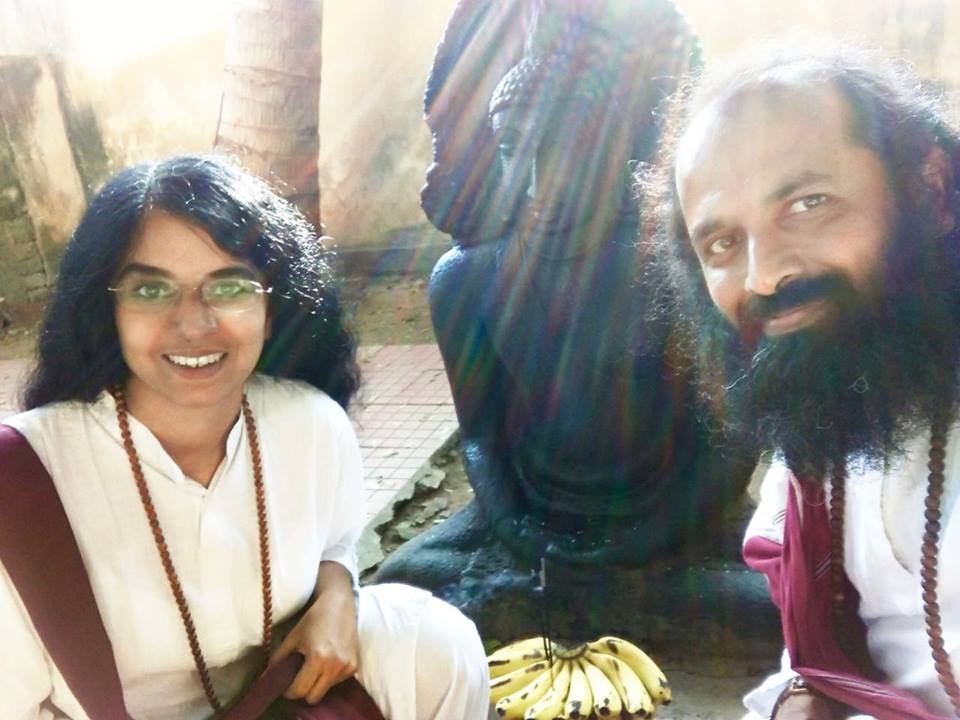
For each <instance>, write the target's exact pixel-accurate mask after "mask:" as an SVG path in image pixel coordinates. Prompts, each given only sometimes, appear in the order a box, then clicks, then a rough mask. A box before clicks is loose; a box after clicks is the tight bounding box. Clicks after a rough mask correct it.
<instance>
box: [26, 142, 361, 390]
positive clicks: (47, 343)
mask: <svg viewBox="0 0 960 720" xmlns="http://www.w3.org/2000/svg"><path fill="white" fill-rule="evenodd" d="M151 210H162V211H164V212H167V213H170V214H171V215H174V216H176V217H179V218H182V219H184V220H186V221H187V222H190V223H192V224H194V225H196V226H197V227H199V228H202V229H203V230H204V231H206V232H207V233H208V234H209V235H210V237H212V238H213V240H214V241H215V242H216V243H217V245H219V246H220V247H221V248H222V249H223V250H225V251H226V252H228V253H230V254H231V255H233V256H234V257H237V258H242V259H243V260H246V261H247V262H249V263H251V264H252V265H253V266H254V267H256V268H257V269H258V270H260V272H262V273H263V275H264V277H265V278H266V283H267V285H269V286H270V287H271V288H272V291H271V294H270V296H269V298H270V299H269V308H268V313H269V316H270V318H271V336H270V338H268V339H267V341H266V343H265V344H264V347H263V352H262V353H261V355H260V361H259V363H258V365H257V371H258V372H262V373H265V374H267V375H272V376H275V377H283V378H291V379H296V380H303V381H306V382H308V383H310V384H311V385H313V386H314V387H317V388H319V389H321V390H323V391H324V392H326V393H327V394H328V395H330V396H331V397H332V398H333V399H334V400H336V401H337V402H338V403H340V405H342V406H343V407H346V406H347V405H348V403H349V402H350V398H351V397H352V395H353V394H354V392H355V391H356V390H357V387H358V385H359V371H358V368H357V363H356V344H355V342H354V339H353V337H352V336H351V334H350V332H349V331H348V330H347V328H346V327H345V326H344V320H343V310H342V307H341V304H340V297H339V288H338V286H337V284H336V283H335V281H334V277H333V273H332V270H331V267H330V253H329V252H328V251H327V250H325V249H324V248H323V247H322V245H321V243H320V241H319V239H318V238H317V236H316V234H315V233H314V231H313V229H312V228H311V226H310V224H309V223H308V222H307V221H306V220H305V219H304V217H303V215H302V214H301V213H300V212H299V211H298V210H297V209H296V208H294V207H293V206H292V205H291V204H290V203H288V202H287V201H286V200H283V199H282V198H280V197H279V196H277V195H276V194H275V193H274V192H273V191H272V190H271V189H270V187H269V186H268V185H267V184H266V183H265V182H263V181H262V180H260V179H258V178H256V177H254V176H252V175H250V174H249V173H247V172H246V171H244V170H243V169H241V168H240V167H239V166H237V165H235V164H233V163H232V162H231V161H229V160H227V159H225V158H220V157H215V156H204V155H185V156H176V157H172V158H169V159H167V160H164V161H162V162H160V163H156V164H148V165H137V166H134V167H131V168H128V169H126V170H123V171H121V172H120V173H118V174H117V175H116V176H114V177H113V178H112V179H111V180H110V181H109V182H108V183H107V184H106V186H104V188H103V189H102V190H101V191H100V192H99V193H98V194H97V196H96V197H95V198H93V200H92V201H91V203H90V206H89V207H88V208H87V211H86V213H85V214H84V216H83V218H82V219H81V221H80V224H79V225H78V226H77V229H76V230H75V231H74V233H73V236H72V237H71V239H70V242H69V243H68V245H67V247H66V251H65V254H64V256H63V260H62V261H61V263H60V270H59V276H58V279H57V283H56V286H55V288H54V290H53V294H52V297H51V298H50V301H49V303H48V306H47V311H46V315H45V317H44V320H43V324H42V326H41V330H40V336H39V346H38V354H39V357H38V363H37V366H36V369H35V370H34V372H33V374H32V376H31V378H30V380H29V382H28V384H27V388H26V390H25V393H24V405H25V407H26V408H27V409H31V408H35V407H38V406H40V405H46V404H47V403H52V402H57V401H64V400H80V401H84V402H91V401H93V400H94V399H95V398H96V397H97V395H99V394H100V392H101V391H103V390H104V389H105V388H107V387H109V386H111V385H113V384H116V383H120V382H123V381H124V380H125V379H126V378H127V377H128V375H129V372H130V371H129V369H128V368H127V365H126V363H125V362H124V360H123V355H122V353H121V351H120V341H119V337H118V335H117V328H116V324H115V322H114V306H113V304H114V299H113V294H112V293H111V292H109V291H108V290H107V288H108V286H109V285H110V283H111V281H112V279H113V278H114V277H115V275H116V273H117V271H118V269H119V267H120V265H121V263H122V262H123V260H124V258H125V257H126V255H127V252H128V250H129V248H130V245H131V243H132V242H133V240H134V239H135V238H136V236H137V233H138V231H139V228H140V226H141V223H142V222H143V219H144V217H145V216H146V214H147V213H148V212H150V211H151Z"/></svg>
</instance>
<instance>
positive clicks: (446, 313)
mask: <svg viewBox="0 0 960 720" xmlns="http://www.w3.org/2000/svg"><path fill="white" fill-rule="evenodd" d="M490 250H491V248H490V246H484V247H482V248H476V249H473V248H461V247H454V248H453V249H451V250H449V251H448V252H447V253H446V254H445V255H444V256H443V257H442V258H441V259H440V260H439V262H438V263H437V265H436V267H435V268H434V270H433V274H432V275H431V278H430V286H429V298H430V316H431V320H432V321H433V328H434V334H435V335H436V338H437V344H438V345H439V347H440V353H441V355H442V356H443V362H444V366H445V367H446V371H447V378H448V380H449V381H450V390H451V393H452V395H453V403H454V407H455V408H456V412H457V420H458V421H459V424H460V439H461V447H462V450H463V464H464V469H465V470H466V473H467V478H468V479H469V481H470V484H471V486H472V487H473V490H474V494H475V497H476V500H477V503H478V505H479V506H480V509H481V510H482V511H483V514H484V516H485V517H486V518H487V519H489V520H491V521H494V522H496V521H498V520H500V519H502V518H505V517H510V516H512V515H514V514H516V513H517V512H518V509H519V502H518V495H517V487H516V482H515V479H513V478H512V477H511V476H510V473H509V471H508V463H507V460H506V456H507V453H506V449H505V443H504V438H503V429H504V424H505V402H504V400H505V398H509V397H510V394H511V391H510V387H509V385H510V382H511V380H510V378H509V375H508V374H507V373H506V371H505V369H504V367H503V365H502V364H501V362H500V360H499V357H498V355H497V352H496V349H495V347H494V345H493V343H492V341H491V339H490V337H489V335H488V332H487V328H486V322H485V318H484V316H483V313H482V309H481V308H482V306H483V296H484V292H485V290H486V287H487V286H488V285H489V284H490V283H491V282H492V279H493V276H494V273H495V271H496V270H495V265H494V263H493V260H492V255H493V253H492V252H490Z"/></svg>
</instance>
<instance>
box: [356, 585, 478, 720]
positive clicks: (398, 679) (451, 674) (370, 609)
mask: <svg viewBox="0 0 960 720" xmlns="http://www.w3.org/2000/svg"><path fill="white" fill-rule="evenodd" d="M359 628H360V670H359V672H358V673H357V679H358V680H359V681H360V683H361V684H362V685H363V686H364V687H365V688H366V690H367V692H368V693H370V696H371V697H372V698H373V699H374V701H375V702H376V703H377V705H378V706H379V707H380V709H381V711H382V712H383V714H384V715H385V716H386V718H387V720H486V718H487V717H488V715H487V712H488V706H489V697H490V689H489V684H490V681H489V675H488V671H487V662H486V658H485V657H484V652H483V645H482V643H481V642H480V636H479V635H478V634H477V629H476V628H475V627H474V625H473V623H472V622H471V621H470V620H468V619H467V618H466V617H464V615H463V614H461V613H460V611H459V610H457V609H456V608H454V607H453V606H452V605H448V604H447V603H445V602H443V601H442V600H438V599H437V598H435V597H433V596H432V595H431V594H430V593H428V592H426V591H425V590H420V589H418V588H414V587H410V586H409V585H390V584H386V585H369V586H366V587H362V588H360V603H359Z"/></svg>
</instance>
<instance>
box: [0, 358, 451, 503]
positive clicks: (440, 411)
mask: <svg viewBox="0 0 960 720" xmlns="http://www.w3.org/2000/svg"><path fill="white" fill-rule="evenodd" d="M359 359H360V370H361V373H362V375H363V384H362V386H361V390H360V393H359V395H358V396H357V399H356V400H355V401H354V404H353V406H352V407H351V410H350V416H351V418H352V419H353V422H354V426H355V428H356V430H357V437H358V439H359V441H360V449H361V453H362V454H363V461H364V468H365V475H366V478H365V484H366V488H367V517H368V518H370V517H373V516H374V515H376V514H377V512H379V511H380V510H381V509H382V508H383V507H384V506H385V505H386V504H387V503H388V502H389V501H390V499H391V498H392V497H393V496H394V495H395V494H396V492H397V490H399V489H400V488H401V487H403V485H404V484H405V483H406V482H407V480H409V479H410V476H412V475H413V473H414V472H415V471H416V469H417V468H419V467H420V466H421V465H422V464H423V463H424V462H425V461H426V460H427V459H428V458H429V457H430V455H431V454H432V453H433V452H434V451H435V450H436V449H437V448H439V447H440V446H441V445H442V444H443V443H444V442H445V441H446V440H447V438H449V437H450V434H451V433H452V432H453V431H454V430H456V428H457V418H456V415H455V413H454V410H453V401H452V399H451V397H450V387H449V385H448V384H447V376H446V374H445V373H444V371H443V361H442V360H441V359H440V351H439V350H438V349H437V346H436V345H370V346H364V347H361V348H360V352H359ZM26 370H27V363H26V361H23V360H2V361H0V420H2V419H3V418H5V417H7V416H8V415H11V414H13V413H14V412H16V409H17V402H16V401H17V392H18V389H19V386H20V384H21V382H22V380H23V376H24V374H25V373H26Z"/></svg>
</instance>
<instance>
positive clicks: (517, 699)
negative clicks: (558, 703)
mask: <svg viewBox="0 0 960 720" xmlns="http://www.w3.org/2000/svg"><path fill="white" fill-rule="evenodd" d="M539 664H540V663H537V665H539ZM543 664H544V665H546V663H543ZM559 669H560V664H559V662H555V663H554V664H553V665H552V666H551V667H550V668H546V667H545V668H544V669H543V671H542V672H540V673H539V674H538V675H537V676H536V677H532V678H531V680H530V682H529V683H527V684H526V685H524V686H523V687H521V688H520V689H519V690H517V691H515V692H513V693H511V694H509V695H507V696H506V697H502V698H500V700H498V701H497V703H496V711H497V717H498V718H503V720H522V718H523V714H524V713H525V712H526V710H527V708H529V707H530V706H531V705H533V704H534V703H535V702H537V700H539V699H540V698H542V697H543V696H544V695H545V694H546V693H547V691H548V690H549V689H550V686H551V685H553V680H554V678H555V677H556V676H557V671H558V670H559Z"/></svg>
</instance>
